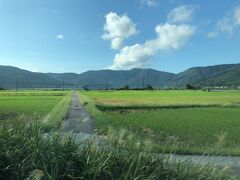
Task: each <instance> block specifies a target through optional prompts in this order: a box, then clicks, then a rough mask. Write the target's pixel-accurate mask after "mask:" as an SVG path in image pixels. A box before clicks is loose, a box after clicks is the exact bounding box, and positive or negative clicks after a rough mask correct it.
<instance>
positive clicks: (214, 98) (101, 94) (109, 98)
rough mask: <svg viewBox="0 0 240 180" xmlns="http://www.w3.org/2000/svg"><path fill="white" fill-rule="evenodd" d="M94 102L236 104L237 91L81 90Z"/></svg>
mask: <svg viewBox="0 0 240 180" xmlns="http://www.w3.org/2000/svg"><path fill="white" fill-rule="evenodd" d="M81 94H83V95H86V96H88V97H89V98H91V99H92V100H94V101H95V102H96V104H103V105H108V106H114V107H115V106H136V105H137V106H169V105H173V106H176V105H238V104H239V103H240V92H239V91H223V92H203V91H167V90H162V91H88V92H84V91H82V92H81Z"/></svg>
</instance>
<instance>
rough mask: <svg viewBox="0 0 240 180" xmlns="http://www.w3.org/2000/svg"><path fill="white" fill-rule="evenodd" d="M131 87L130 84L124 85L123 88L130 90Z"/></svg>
mask: <svg viewBox="0 0 240 180" xmlns="http://www.w3.org/2000/svg"><path fill="white" fill-rule="evenodd" d="M129 89H130V88H129V85H124V86H123V87H122V90H129Z"/></svg>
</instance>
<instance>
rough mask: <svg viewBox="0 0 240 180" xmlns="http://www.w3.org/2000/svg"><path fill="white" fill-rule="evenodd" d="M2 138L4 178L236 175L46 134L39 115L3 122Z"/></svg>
mask: <svg viewBox="0 0 240 180" xmlns="http://www.w3.org/2000/svg"><path fill="white" fill-rule="evenodd" d="M122 134H123V135H122V136H121V138H122V139H125V136H124V133H122ZM114 141H117V140H114ZM118 142H120V140H119V141H118ZM0 143H1V146H0V179H39V180H40V179H91V180H92V179H104V180H105V179H179V180H180V179H182V180H185V179H202V180H203V179H209V180H225V179H234V177H232V176H230V175H229V173H228V172H227V171H226V170H217V169H216V168H213V167H211V166H208V165H206V166H197V165H194V164H192V163H191V162H184V163H180V162H172V161H169V159H167V158H166V159H165V158H163V157H157V156H153V155H146V154H143V153H141V152H139V151H138V150H137V149H136V148H133V149H129V150H128V151H123V149H122V148H123V146H122V145H121V144H115V145H116V146H115V148H114V149H111V150H107V149H105V150H103V149H101V148H98V147H97V146H94V145H92V144H91V142H86V144H82V145H81V146H79V145H78V144H75V143H74V138H72V137H71V136H70V135H69V136H68V135H66V136H65V137H62V135H60V134H58V133H54V132H52V133H49V134H43V131H42V130H41V128H40V126H39V124H38V121H27V120H26V119H25V118H24V117H22V118H20V119H18V120H12V121H9V122H8V123H2V122H0Z"/></svg>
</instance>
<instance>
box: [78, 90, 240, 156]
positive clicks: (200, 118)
mask: <svg viewBox="0 0 240 180" xmlns="http://www.w3.org/2000/svg"><path fill="white" fill-rule="evenodd" d="M80 96H81V101H82V103H83V104H85V105H86V107H87V109H88V110H89V111H90V112H91V113H92V114H93V116H94V117H95V118H96V121H97V126H98V128H99V133H100V134H107V133H109V130H108V127H109V126H110V127H111V128H114V129H116V130H120V129H126V130H127V131H129V134H134V135H135V136H136V137H138V138H139V139H141V140H142V141H151V142H152V144H153V146H154V147H153V150H154V151H160V152H162V151H166V152H176V153H181V154H221V155H240V140H239V131H240V125H239V124H240V119H239V117H240V108H239V104H240V92H238V91H226V92H201V91H115V92H113V91H109V92H106V91H90V92H81V93H80ZM96 107H97V108H96Z"/></svg>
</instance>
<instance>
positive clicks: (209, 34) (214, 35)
mask: <svg viewBox="0 0 240 180" xmlns="http://www.w3.org/2000/svg"><path fill="white" fill-rule="evenodd" d="M207 37H208V38H216V37H218V32H216V31H213V32H209V33H208V34H207Z"/></svg>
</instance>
